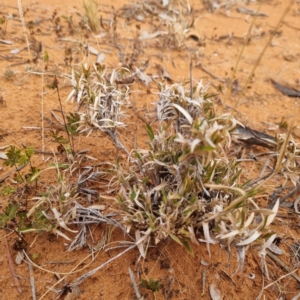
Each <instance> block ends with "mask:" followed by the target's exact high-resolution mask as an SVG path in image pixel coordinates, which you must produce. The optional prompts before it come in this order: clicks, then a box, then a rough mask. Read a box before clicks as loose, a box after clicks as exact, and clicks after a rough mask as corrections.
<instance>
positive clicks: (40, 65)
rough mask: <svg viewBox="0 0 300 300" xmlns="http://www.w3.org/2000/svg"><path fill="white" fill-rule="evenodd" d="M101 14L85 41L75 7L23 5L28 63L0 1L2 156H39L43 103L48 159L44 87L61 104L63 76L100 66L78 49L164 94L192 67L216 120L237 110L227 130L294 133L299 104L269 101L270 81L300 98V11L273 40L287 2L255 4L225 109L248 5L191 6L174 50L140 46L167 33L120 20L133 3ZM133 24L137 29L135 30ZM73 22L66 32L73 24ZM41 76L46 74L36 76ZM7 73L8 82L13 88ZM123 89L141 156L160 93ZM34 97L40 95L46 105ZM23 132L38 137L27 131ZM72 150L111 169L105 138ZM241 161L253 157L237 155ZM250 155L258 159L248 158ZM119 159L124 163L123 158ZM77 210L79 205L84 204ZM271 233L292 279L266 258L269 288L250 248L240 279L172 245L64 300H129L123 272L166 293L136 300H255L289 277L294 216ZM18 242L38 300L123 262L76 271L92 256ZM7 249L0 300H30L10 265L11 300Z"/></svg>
mask: <svg viewBox="0 0 300 300" xmlns="http://www.w3.org/2000/svg"><path fill="white" fill-rule="evenodd" d="M100 2H101V5H100V4H99V6H98V17H99V20H100V16H101V17H102V22H103V27H104V28H105V29H104V28H103V27H102V26H100V27H99V32H95V34H93V33H92V32H90V31H89V30H88V29H87V28H86V27H85V26H84V22H81V24H79V22H80V21H82V16H83V15H84V10H83V8H82V5H81V1H79V0H78V1H70V0H64V1H57V0H51V1H50V0H40V1H33V0H24V1H22V5H23V10H24V19H25V22H26V23H27V24H29V22H31V23H30V24H31V25H30V26H28V27H27V32H28V35H29V39H30V41H31V49H30V54H29V53H28V49H27V46H26V40H25V35H24V33H23V28H22V23H21V20H20V16H19V11H18V6H17V1H8V0H2V1H0V17H5V18H6V19H7V21H6V23H5V24H2V25H1V30H0V34H1V36H0V39H1V40H6V41H11V42H12V43H11V44H5V43H0V51H1V53H0V54H1V55H0V96H1V102H0V120H1V128H0V146H1V147H2V146H5V145H15V146H16V147H22V144H26V145H30V146H31V147H33V148H34V149H36V150H41V149H42V135H41V130H40V129H38V128H40V127H41V124H42V121H41V120H42V119H41V107H42V104H41V103H42V99H43V101H44V112H45V119H51V120H52V122H54V125H51V124H50V123H49V122H47V121H45V127H46V128H45V132H46V142H45V144H46V147H45V151H52V149H54V150H55V151H56V145H55V143H53V142H51V138H50V137H49V136H48V135H47V133H48V132H49V129H50V128H51V127H55V126H58V127H59V126H60V125H59V123H58V122H57V121H56V120H55V119H54V118H53V117H52V115H51V110H53V109H56V110H57V109H59V102H58V99H57V93H56V91H54V90H51V89H48V88H47V85H49V84H51V83H52V82H53V78H54V76H53V75H54V74H56V75H57V78H58V80H59V90H60V96H61V99H62V100H65V99H66V98H67V96H68V95H69V93H70V92H71V90H72V89H71V85H70V74H71V69H72V67H73V68H75V69H80V68H81V65H82V63H84V62H88V63H91V62H96V59H97V56H96V55H93V54H92V53H87V51H86V48H85V47H84V45H89V46H92V47H94V48H95V49H97V50H98V51H99V53H103V54H105V57H104V60H103V61H102V62H101V63H102V64H104V65H105V66H106V67H108V68H118V67H122V66H124V67H127V68H131V69H132V70H135V67H139V68H141V67H142V66H145V65H147V68H145V70H144V72H145V73H146V74H148V75H149V76H153V77H155V76H156V78H157V80H161V81H163V80H169V81H170V82H169V83H170V84H171V82H182V81H183V80H189V77H190V61H192V62H193V70H192V73H193V74H192V76H193V78H194V79H195V80H197V81H200V80H202V81H203V83H204V84H208V83H210V85H211V90H210V91H211V93H212V94H218V95H219V96H218V100H217V101H218V105H219V107H220V108H222V109H223V110H224V111H230V112H231V111H232V110H234V113H235V116H236V118H237V119H238V120H239V121H241V122H242V123H244V124H246V125H248V126H250V127H251V128H254V129H256V130H260V131H263V132H265V133H268V134H270V135H275V132H276V130H279V126H278V125H279V124H280V123H281V121H282V119H283V118H284V120H286V121H287V122H288V124H291V122H294V125H296V126H297V125H298V126H299V125H300V119H299V113H300V99H299V97H298V98H297V97H288V96H285V95H283V94H282V93H281V92H280V91H279V90H277V89H275V87H274V86H273V85H272V83H271V80H270V79H273V80H276V81H277V82H280V83H281V84H283V85H289V86H291V87H294V88H295V89H298V90H300V43H299V41H300V22H299V20H300V3H299V1H294V2H295V3H294V4H293V5H292V7H291V9H290V11H289V12H288V13H287V15H286V16H285V19H284V23H283V24H281V25H280V26H279V28H277V29H276V26H277V24H278V21H279V20H280V18H281V16H282V14H283V12H284V10H285V9H286V7H287V5H288V3H289V1H277V0H268V1H264V2H265V4H263V5H262V6H261V7H260V11H261V12H264V13H265V14H266V16H258V17H257V19H256V20H255V24H254V26H253V29H252V33H251V39H250V41H249V43H248V44H247V45H246V46H245V49H244V52H243V55H242V57H241V60H240V63H239V66H238V68H237V70H236V75H235V79H236V81H235V85H234V86H233V88H232V93H231V94H230V95H229V97H227V99H225V93H226V89H227V88H228V82H229V79H230V77H231V74H232V70H233V69H234V68H235V64H236V62H237V59H238V56H239V55H240V53H241V49H242V47H243V44H244V40H245V37H246V35H247V33H248V30H249V27H250V25H251V22H252V20H253V16H252V15H249V14H242V13H239V12H238V11H237V7H247V8H250V9H252V10H257V9H258V5H257V4H256V3H253V4H251V5H247V4H246V2H256V1H236V2H238V4H235V5H233V6H231V7H228V9H227V10H226V9H225V8H224V7H220V8H219V10H215V11H214V12H211V11H209V10H208V8H209V2H211V3H213V2H215V3H217V2H218V1H200V0H199V1H190V5H191V7H192V8H193V12H192V17H193V19H194V26H193V28H191V30H190V31H189V32H187V33H186V34H185V36H184V37H183V38H182V40H181V41H179V42H180V43H181V45H178V43H177V44H176V43H174V42H172V40H171V39H169V40H168V35H163V34H161V35H158V36H157V37H153V38H151V39H150V38H149V39H144V40H140V39H138V37H139V36H140V35H141V34H142V32H143V31H147V32H148V33H153V32H158V31H164V30H167V28H166V26H165V27H164V25H161V26H160V27H158V26H157V24H159V22H162V21H161V20H160V19H159V17H158V15H157V14H151V13H149V12H148V13H145V14H142V13H140V12H139V11H136V12H132V10H133V8H131V10H130V9H128V7H127V9H124V7H125V5H129V4H133V3H134V1H122V0H115V1H113V2H111V1H107V0H103V1H99V3H100ZM144 2H145V3H146V2H147V1H144ZM159 2H160V1H153V2H149V3H150V4H151V3H152V4H151V5H153V6H155V5H154V4H153V3H156V4H158V7H161V6H160V4H159ZM205 2H206V3H207V7H206V6H205V4H204V3H205ZM219 2H222V1H219ZM223 2H226V1H223ZM227 2H228V3H229V2H230V1H227ZM233 2H234V1H233ZM150 4H149V5H150ZM111 5H113V7H112V6H111ZM144 9H145V8H144ZM140 16H144V18H143V19H142V18H140V20H139V17H140ZM70 18H72V19H70ZM67 20H69V23H68V22H67ZM70 20H72V22H73V23H70ZM99 22H100V21H99ZM162 23H163V22H162ZM29 27H30V28H29ZM274 29H276V30H277V31H276V33H275V36H274V37H273V39H272V42H271V45H270V46H269V47H268V49H267V50H266V52H265V53H264V56H263V57H262V59H261V61H260V63H259V65H258V67H257V69H256V70H255V74H254V76H253V77H252V78H251V80H250V81H249V82H247V79H248V77H249V74H250V72H251V70H252V68H253V66H254V65H255V63H256V61H257V59H258V57H259V55H260V53H261V51H262V49H263V48H264V46H265V45H266V43H267V41H268V40H269V39H270V36H271V35H272V34H273V31H274ZM34 40H35V42H34ZM40 43H41V44H42V45H43V47H44V51H46V52H47V53H48V55H49V61H48V63H45V62H43V53H44V52H43V50H41V49H39V47H40V46H41V44H40ZM15 49H20V50H22V51H21V52H19V53H17V54H12V53H11V50H15ZM70 58H72V59H70ZM161 69H165V70H166V71H167V72H168V74H169V75H168V76H164V77H163V76H162V72H161ZM43 70H45V74H44V76H41V73H42V72H43ZM204 70H206V71H208V72H209V73H210V74H208V73H207V72H205V71H204ZM9 72H13V73H12V75H11V76H10V75H9ZM10 74H11V73H10ZM168 77H170V78H168ZM130 89H131V91H135V92H134V93H132V94H131V96H130V101H131V102H132V103H133V104H134V107H135V108H136V109H137V110H139V114H138V115H137V114H135V113H134V111H133V110H131V114H130V120H129V124H130V126H129V127H128V128H127V129H126V130H123V131H122V135H121V136H122V140H123V142H124V144H125V145H126V146H128V147H132V146H133V145H134V144H135V143H137V145H138V146H145V145H146V143H145V141H146V130H145V124H144V123H143V121H142V119H143V118H146V120H147V121H149V119H147V118H149V114H147V112H148V111H149V110H151V109H152V103H153V102H154V101H155V100H157V92H158V89H157V85H156V84H155V83H154V82H151V83H149V85H146V84H145V83H143V82H139V81H138V80H136V81H135V82H134V83H132V84H131V85H130ZM42 93H44V95H43V97H42ZM63 106H64V109H65V110H66V111H72V110H74V109H75V105H74V104H72V103H70V102H65V101H63ZM138 116H139V117H138ZM141 116H142V117H141ZM26 127H32V128H37V129H32V130H28V128H27V129H26ZM24 128H25V129H24ZM297 130H298V131H297ZM299 131H300V130H299V127H298V129H296V131H295V134H296V136H295V138H296V139H297V138H299ZM297 135H298V137H297ZM75 146H76V148H77V149H88V150H89V152H88V154H89V155H90V156H92V157H94V158H96V159H97V163H101V162H106V161H111V162H114V161H115V158H116V151H115V147H114V145H113V143H112V142H111V141H110V139H109V138H108V137H107V135H105V134H104V133H100V132H93V133H92V134H91V135H90V136H89V137H88V138H86V137H85V136H80V137H77V138H76V140H75ZM245 151H246V152H247V151H248V152H249V151H250V150H249V149H248V148H246V149H245ZM252 151H254V152H259V151H265V150H264V149H259V148H255V147H254V149H252ZM118 155H121V157H125V154H124V153H122V152H121V153H119V154H118ZM49 157H50V158H51V161H52V159H53V157H52V156H51V155H48V154H45V157H44V159H45V160H46V159H48V158H49ZM34 162H35V164H36V165H37V166H38V167H39V168H41V169H42V168H45V167H46V166H48V164H49V162H48V163H47V162H43V157H42V155H41V154H36V155H35V158H34ZM245 167H247V168H249V174H251V171H253V169H255V166H254V165H253V164H248V165H246V166H245ZM8 171H9V168H8V167H2V169H1V170H0V178H2V177H3V176H4V175H5V174H7V172H8ZM246 177H247V176H246ZM249 178H250V175H249ZM246 179H247V178H245V180H246ZM41 181H42V182H41V183H40V185H41V189H43V188H45V187H46V186H47V185H49V184H51V183H53V182H54V181H55V177H53V178H51V176H44V177H42V179H41ZM5 183H6V184H11V185H13V183H12V177H10V178H8V179H6V182H5ZM3 184H4V183H3V182H1V183H0V185H3ZM96 185H97V184H96ZM274 189H275V185H274V186H273V190H274ZM273 190H272V187H271V188H269V189H268V190H267V191H266V194H267V195H269V194H270V193H272V191H273ZM100 192H101V191H100ZM37 193H38V191H35V190H34V188H33V189H32V190H30V191H29V195H27V196H26V195H25V196H24V195H21V196H20V197H28V199H31V198H32V197H34V196H36V195H37ZM8 200H9V197H8V196H7V197H4V196H0V206H1V207H0V208H1V209H2V210H3V209H4V208H5V207H6V205H7V201H8ZM264 201H265V206H267V205H268V204H269V202H268V197H265V198H264ZM82 204H83V205H85V204H86V199H85V198H83V200H82ZM102 204H104V205H105V207H106V210H109V209H110V207H111V206H112V203H111V202H109V201H104V202H103V203H102ZM31 205H32V201H30V200H28V206H29V207H30V206H31ZM273 228H274V230H275V231H276V232H278V235H279V236H280V244H279V245H280V248H281V249H282V250H283V251H284V254H283V255H281V256H280V259H281V260H282V261H283V262H284V263H285V264H286V266H288V268H289V269H287V270H284V269H283V268H282V267H281V266H280V265H279V264H278V263H276V262H274V261H273V260H271V259H270V258H269V257H267V259H266V263H267V265H268V269H269V273H270V274H269V277H270V278H269V279H267V278H266V277H265V276H263V275H262V272H261V268H260V258H259V256H258V254H257V252H256V251H254V250H252V249H251V248H250V249H249V250H248V252H247V258H246V261H245V266H244V271H243V272H238V273H237V274H235V275H234V276H233V274H234V273H235V270H236V268H237V257H236V254H235V251H233V254H232V257H231V258H230V259H228V256H227V253H226V252H225V251H224V250H222V249H221V248H220V246H219V245H215V246H211V254H212V256H211V258H210V257H209V255H208V252H207V249H206V246H205V244H200V245H193V250H194V255H193V256H192V255H189V254H188V253H187V252H186V251H185V249H184V248H182V247H181V246H180V245H178V244H176V243H175V242H173V241H165V242H162V243H160V244H159V245H158V246H157V247H153V248H150V249H149V252H148V255H147V258H146V259H145V260H142V259H138V258H139V252H138V250H137V249H133V250H131V251H129V252H128V253H126V254H124V255H123V256H122V257H120V258H118V259H116V260H114V261H113V262H112V263H110V264H108V265H107V266H106V267H104V268H103V269H102V270H100V271H98V272H97V273H95V274H94V275H92V276H91V277H89V278H88V279H87V280H85V281H84V282H83V283H82V284H81V285H80V286H79V288H80V292H79V293H78V294H77V293H76V292H75V291H72V292H70V291H71V290H70V289H66V291H65V293H64V295H62V296H61V299H94V300H96V299H136V296H135V293H134V290H133V288H132V283H131V281H130V277H129V273H128V268H129V267H130V268H131V269H132V270H133V271H134V274H135V276H136V280H137V282H138V283H140V280H141V278H143V279H148V280H149V279H150V278H152V279H154V280H159V281H160V283H161V284H162V285H163V287H161V289H160V291H158V292H155V293H152V292H151V291H148V290H146V289H141V288H140V291H141V293H142V294H143V295H144V297H145V299H211V296H210V295H209V288H208V287H209V286H210V285H211V284H212V283H215V284H216V286H217V288H218V289H219V291H220V293H221V296H222V297H223V298H216V299H256V297H258V296H259V294H260V293H261V291H262V289H263V287H264V286H267V285H268V284H270V283H272V282H274V281H276V280H278V279H279V278H280V277H281V276H284V275H286V274H287V273H288V272H290V271H293V270H294V269H296V267H298V265H297V263H298V261H299V259H300V258H299V256H298V257H297V255H295V253H293V252H292V250H291V247H290V246H291V245H292V244H294V243H295V242H297V241H299V238H300V235H299V216H297V215H296V214H295V213H293V210H292V209H289V208H280V210H279V217H278V218H277V219H276V220H275V222H274V225H273ZM91 230H92V231H93V240H89V243H90V245H97V244H98V243H99V242H100V241H101V240H102V238H103V233H104V232H105V231H106V228H105V226H100V225H99V226H97V227H93V228H91ZM24 238H25V240H26V242H27V247H26V251H27V253H28V255H29V256H30V257H31V259H32V260H33V261H34V263H35V264H36V265H33V267H32V268H33V270H32V276H33V278H34V280H35V289H36V299H41V297H42V295H43V294H44V293H45V292H47V291H48V289H47V288H49V287H52V286H53V285H54V284H55V283H57V282H58V280H59V279H58V277H57V276H55V274H59V277H60V278H62V277H63V276H64V275H65V274H66V273H69V272H71V271H72V270H73V268H74V267H75V266H77V265H78V266H77V268H76V269H75V270H74V272H73V274H70V275H68V276H67V277H66V278H64V280H63V281H61V282H60V283H59V284H58V285H57V286H56V287H55V288H57V289H59V288H62V287H63V286H66V285H67V284H68V283H71V282H73V281H74V280H75V279H77V278H78V277H79V276H80V275H82V274H84V273H86V272H87V271H88V270H91V269H93V268H95V267H96V266H98V265H101V264H102V263H104V262H105V261H107V260H109V259H110V258H112V257H114V256H115V255H117V254H118V253H120V252H121V251H122V249H113V250H110V251H107V252H106V251H100V252H95V257H94V260H92V257H91V256H90V257H89V258H87V259H86V260H84V261H82V260H83V259H84V258H86V257H87V256H88V255H90V254H91V248H89V247H87V246H86V247H83V248H82V249H81V250H77V251H74V252H66V249H67V246H68V245H67V244H68V242H67V241H66V240H64V239H63V238H62V237H59V236H56V235H54V234H50V233H43V234H38V235H35V234H34V233H30V234H26V235H25V237H24ZM126 239H127V237H126V236H125V235H124V234H123V233H122V232H121V231H120V230H119V229H116V230H114V231H113V234H112V237H111V240H110V242H111V243H112V244H111V246H114V245H115V244H114V243H113V242H117V241H122V240H126ZM6 240H7V242H8V248H9V252H10V255H11V257H12V260H13V261H14V260H15V257H16V255H17V251H16V250H15V247H14V245H15V243H16V241H17V240H18V237H17V235H16V234H14V233H12V232H11V231H10V230H2V231H0V253H1V254H0V270H1V271H0V298H1V299H3V300H4V299H32V291H31V286H30V273H29V269H28V264H27V263H26V262H23V263H22V264H21V265H16V264H15V263H14V262H13V265H14V270H15V273H16V275H17V277H18V279H19V284H20V287H19V289H18V286H17V285H16V283H15V281H14V278H13V276H12V274H11V271H10V268H9V260H8V253H7V247H6ZM297 258H298V260H297ZM203 262H208V263H209V265H208V266H205V265H204V264H203ZM204 268H205V269H206V280H205V282H206V283H205V286H204V287H203V270H204ZM294 274H297V275H299V276H300V271H299V270H296V272H295V273H294ZM138 276H139V278H138ZM299 284H300V282H297V280H296V279H295V278H293V277H291V276H286V277H284V278H282V279H280V280H278V281H277V282H275V283H274V284H273V285H271V286H270V287H268V288H267V289H265V290H264V291H263V292H262V293H263V294H262V298H261V299H292V298H293V297H295V296H296V295H297V294H299V293H300V290H299ZM20 288H21V291H20ZM57 297H58V295H57V294H56V293H54V292H53V291H50V292H48V293H47V294H46V295H45V296H44V298H43V299H57ZM295 299H296V298H295Z"/></svg>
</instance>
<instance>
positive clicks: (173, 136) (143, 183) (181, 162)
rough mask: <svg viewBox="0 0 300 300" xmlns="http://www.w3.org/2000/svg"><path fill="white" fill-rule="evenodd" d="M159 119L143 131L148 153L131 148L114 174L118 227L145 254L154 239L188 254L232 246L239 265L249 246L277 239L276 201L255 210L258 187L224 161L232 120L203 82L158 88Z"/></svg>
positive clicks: (234, 164)
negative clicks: (198, 248)
mask: <svg viewBox="0 0 300 300" xmlns="http://www.w3.org/2000/svg"><path fill="white" fill-rule="evenodd" d="M156 115H157V121H158V124H157V126H155V128H156V129H155V128H154V126H153V127H151V126H150V125H148V126H147V131H148V136H149V145H150V149H139V150H133V151H132V156H131V157H130V160H129V166H128V168H124V166H122V167H121V166H120V165H116V168H115V173H116V175H115V177H114V180H112V182H113V183H114V184H115V186H119V192H118V197H117V199H118V202H119V207H120V209H121V211H122V215H123V221H122V222H123V223H124V225H125V227H126V228H127V230H128V232H129V231H131V230H134V232H135V236H136V243H137V245H138V247H139V250H140V252H141V254H142V255H143V256H145V255H146V251H147V247H148V245H149V244H150V243H151V242H152V241H154V242H155V244H157V243H159V242H160V241H162V240H165V239H167V238H168V237H171V238H172V239H173V240H175V241H176V242H178V243H179V244H181V245H183V246H184V247H185V248H186V249H187V250H188V251H189V252H192V248H191V246H190V242H193V243H195V244H199V242H205V243H207V246H208V251H209V244H216V243H220V244H222V245H223V247H225V248H226V249H227V250H228V252H230V251H231V248H233V247H236V248H237V249H238V253H239V258H240V263H241V267H242V265H243V261H244V257H245V249H246V247H247V245H249V244H250V243H253V242H257V243H258V244H260V246H261V247H260V248H259V249H261V250H262V249H264V247H266V241H268V240H269V238H270V237H272V239H274V238H275V235H273V233H272V232H271V231H270V230H269V228H268V226H269V225H270V223H271V222H272V221H273V219H274V217H275V215H276V212H277V209H278V205H279V202H277V203H276V205H275V207H274V208H273V209H272V210H269V209H260V208H259V207H258V205H257V204H256V203H255V202H254V201H253V198H252V196H254V195H255V194H256V193H257V190H256V186H252V187H249V188H246V187H244V186H243V185H242V183H241V180H240V175H241V173H242V169H241V168H240V167H239V164H238V162H237V159H236V157H235V156H231V158H229V156H230V155H229V154H230V152H231V150H230V149H231V143H232V139H233V138H234V129H235V128H236V125H237V121H236V120H235V119H234V118H233V117H232V116H231V115H229V114H223V115H219V114H217V113H216V110H215V105H214V103H213V102H212V101H211V100H210V98H209V95H208V94H207V91H206V87H204V86H203V85H202V84H201V83H198V84H197V86H196V87H195V88H194V89H193V92H192V93H191V92H190V91H189V90H187V89H186V88H185V86H184V85H180V84H174V85H172V86H170V87H169V86H165V85H161V86H160V94H159V99H158V101H157V103H156ZM258 216H260V218H257V217H258ZM259 220H260V221H259ZM203 236H204V238H203ZM152 238H153V240H152ZM270 242H271V240H270V241H269V243H270Z"/></svg>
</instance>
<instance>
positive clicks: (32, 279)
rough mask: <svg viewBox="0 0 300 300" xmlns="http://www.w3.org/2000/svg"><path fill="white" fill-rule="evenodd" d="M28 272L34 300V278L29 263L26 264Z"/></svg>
mask: <svg viewBox="0 0 300 300" xmlns="http://www.w3.org/2000/svg"><path fill="white" fill-rule="evenodd" d="M28 270H29V276H30V286H31V293H32V300H36V293H35V283H34V276H33V270H32V265H31V263H28Z"/></svg>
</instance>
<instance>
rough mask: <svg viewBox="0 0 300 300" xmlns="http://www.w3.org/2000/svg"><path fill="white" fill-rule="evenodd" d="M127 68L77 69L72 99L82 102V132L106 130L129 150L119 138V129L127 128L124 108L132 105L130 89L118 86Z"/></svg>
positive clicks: (115, 140) (80, 122)
mask: <svg viewBox="0 0 300 300" xmlns="http://www.w3.org/2000/svg"><path fill="white" fill-rule="evenodd" d="M126 73H127V70H126V69H122V68H121V69H119V70H112V71H111V73H109V72H108V70H107V69H105V68H102V67H101V66H99V65H93V66H92V67H90V66H88V65H84V66H83V67H82V72H76V71H73V73H72V79H71V83H72V86H73V91H72V92H71V93H70V95H69V99H72V100H73V101H76V102H77V103H78V112H79V115H80V121H79V122H78V123H79V127H78V132H80V133H86V132H88V134H90V133H91V132H92V131H94V130H99V129H100V130H101V131H103V132H106V133H107V134H108V135H109V136H110V137H111V138H112V139H113V141H114V142H115V144H116V145H117V146H118V147H119V148H122V149H123V150H125V147H124V146H123V145H122V144H121V142H120V141H119V139H118V129H119V128H121V127H125V126H126V125H125V123H124V119H125V118H126V115H125V113H124V107H126V105H127V104H128V97H129V88H128V87H127V86H124V87H123V88H118V87H117V82H118V80H121V78H122V77H123V76H125V74H126Z"/></svg>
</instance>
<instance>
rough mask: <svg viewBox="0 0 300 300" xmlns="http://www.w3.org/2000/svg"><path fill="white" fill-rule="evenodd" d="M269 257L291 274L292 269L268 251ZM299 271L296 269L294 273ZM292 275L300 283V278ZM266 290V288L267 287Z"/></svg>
mask: <svg viewBox="0 0 300 300" xmlns="http://www.w3.org/2000/svg"><path fill="white" fill-rule="evenodd" d="M267 255H268V256H269V257H271V258H272V259H273V260H274V261H275V262H276V263H277V264H278V265H279V266H281V267H282V268H283V269H284V270H286V271H287V272H290V269H291V268H290V267H288V266H287V265H286V264H285V263H284V262H283V261H281V260H280V259H279V258H278V257H277V256H276V255H274V254H273V253H272V252H270V251H269V250H267ZM295 271H297V269H295V270H294V271H292V272H295ZM291 275H292V276H293V277H294V278H295V279H296V280H297V281H298V282H299V283H300V277H299V276H298V275H297V274H294V273H291ZM265 288H266V287H265Z"/></svg>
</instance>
